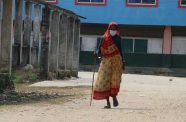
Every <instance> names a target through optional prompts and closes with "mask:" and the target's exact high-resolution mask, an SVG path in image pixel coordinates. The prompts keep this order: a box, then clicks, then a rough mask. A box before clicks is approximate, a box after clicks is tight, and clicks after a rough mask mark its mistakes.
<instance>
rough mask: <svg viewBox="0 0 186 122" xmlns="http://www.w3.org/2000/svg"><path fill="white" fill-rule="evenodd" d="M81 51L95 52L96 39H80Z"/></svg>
mask: <svg viewBox="0 0 186 122" xmlns="http://www.w3.org/2000/svg"><path fill="white" fill-rule="evenodd" d="M80 43H81V51H91V52H92V51H95V49H96V46H97V37H86V36H83V37H81V38H80Z"/></svg>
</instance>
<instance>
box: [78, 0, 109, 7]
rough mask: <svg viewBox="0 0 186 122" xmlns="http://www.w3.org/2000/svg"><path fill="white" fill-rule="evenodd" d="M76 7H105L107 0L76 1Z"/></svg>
mask: <svg viewBox="0 0 186 122" xmlns="http://www.w3.org/2000/svg"><path fill="white" fill-rule="evenodd" d="M75 3H76V5H98V6H105V5H106V4H107V0H75Z"/></svg>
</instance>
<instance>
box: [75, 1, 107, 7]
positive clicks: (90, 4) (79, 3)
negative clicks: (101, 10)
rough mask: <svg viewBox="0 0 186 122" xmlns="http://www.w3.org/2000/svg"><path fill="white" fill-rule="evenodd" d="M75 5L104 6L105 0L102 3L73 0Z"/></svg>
mask: <svg viewBox="0 0 186 122" xmlns="http://www.w3.org/2000/svg"><path fill="white" fill-rule="evenodd" d="M75 5H87V6H106V5H107V0H105V1H104V3H81V2H78V0H75Z"/></svg>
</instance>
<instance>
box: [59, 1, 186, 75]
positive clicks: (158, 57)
mask: <svg viewBox="0 0 186 122" xmlns="http://www.w3.org/2000/svg"><path fill="white" fill-rule="evenodd" d="M58 5H59V6H61V7H63V8H67V9H69V10H72V11H74V12H76V13H78V14H80V15H82V16H84V17H86V18H87V19H86V20H82V24H81V56H80V65H90V64H92V51H94V50H95V47H96V45H97V43H98V42H99V41H100V39H101V38H102V35H103V34H104V32H105V30H106V28H107V25H108V23H110V22H112V21H115V22H117V23H118V24H119V25H120V31H121V34H122V39H123V40H122V46H123V54H124V57H125V60H126V65H127V67H130V68H129V69H140V70H138V71H141V69H144V68H146V69H148V68H149V67H150V69H151V71H152V69H156V71H159V72H169V73H170V72H173V70H174V69H177V70H178V69H179V71H180V70H183V69H184V68H186V48H185V47H186V16H185V13H186V0H59V1H58ZM129 69H128V70H129ZM177 70H176V71H177ZM146 71H148V70H146ZM174 73H175V70H174Z"/></svg>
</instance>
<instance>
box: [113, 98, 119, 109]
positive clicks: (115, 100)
mask: <svg viewBox="0 0 186 122" xmlns="http://www.w3.org/2000/svg"><path fill="white" fill-rule="evenodd" d="M118 105H119V103H118V100H117V97H116V96H114V97H113V106H114V107H117V106H118Z"/></svg>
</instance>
